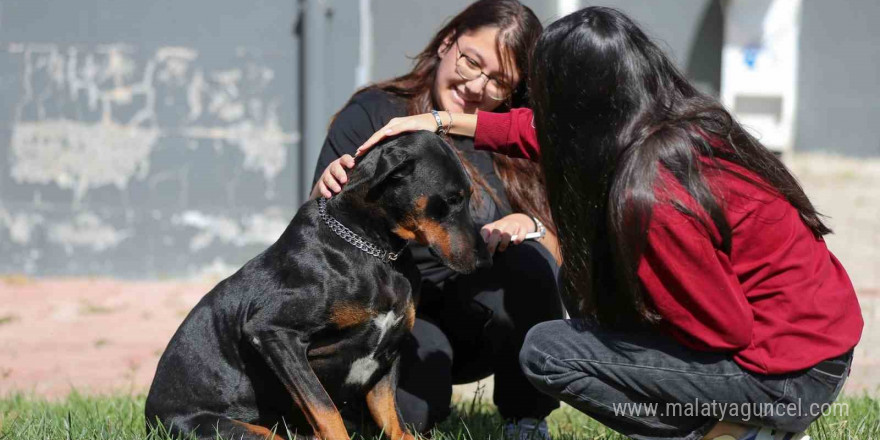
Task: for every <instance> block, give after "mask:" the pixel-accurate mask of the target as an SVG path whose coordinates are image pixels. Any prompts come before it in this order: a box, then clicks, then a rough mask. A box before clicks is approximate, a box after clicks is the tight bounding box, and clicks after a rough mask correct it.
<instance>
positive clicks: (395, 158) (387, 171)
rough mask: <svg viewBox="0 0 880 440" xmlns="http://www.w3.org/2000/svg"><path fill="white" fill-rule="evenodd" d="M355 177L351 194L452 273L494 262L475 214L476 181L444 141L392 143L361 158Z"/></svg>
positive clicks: (423, 136)
mask: <svg viewBox="0 0 880 440" xmlns="http://www.w3.org/2000/svg"><path fill="white" fill-rule="evenodd" d="M349 178H350V180H349V183H348V184H347V185H346V189H347V190H349V189H350V190H352V191H357V193H358V196H359V197H358V198H359V199H361V200H362V201H363V203H366V204H368V205H370V208H371V209H369V211H372V212H375V213H376V214H377V215H381V216H384V217H385V218H386V219H387V221H388V227H389V228H390V229H391V230H392V231H393V232H394V233H395V234H396V235H398V236H399V237H401V238H403V239H405V240H413V241H416V242H418V243H420V244H422V245H424V246H427V247H428V248H429V249H431V251H432V252H433V253H434V254H436V255H437V256H438V257H439V258H440V260H441V261H442V262H443V264H445V265H446V266H448V267H449V268H451V269H453V270H455V271H457V272H464V273H468V272H473V271H474V270H475V269H476V267H477V263H478V262H481V263H482V262H486V261H488V260H489V254H488V251H487V250H486V246H484V245H483V243H481V242H480V241H479V237H478V235H477V234H476V226H475V224H474V221H473V218H471V214H470V209H469V204H470V198H471V191H472V187H471V181H470V179H469V178H468V175H467V172H466V171H465V169H464V166H463V165H462V163H461V161H460V160H459V159H458V156H457V155H456V154H455V152H454V151H452V147H450V146H449V145H448V144H446V142H444V141H443V139H441V138H440V137H439V136H437V135H435V134H433V133H430V132H427V131H419V132H414V133H408V134H404V135H401V136H398V137H395V138H393V139H390V140H387V141H385V142H383V143H382V144H380V145H377V146H376V147H374V148H372V149H370V150H369V152H368V153H367V154H366V155H364V156H362V157H361V158H359V159H358V162H357V165H356V166H355V167H354V169H353V170H352V172H351V173H350V175H349Z"/></svg>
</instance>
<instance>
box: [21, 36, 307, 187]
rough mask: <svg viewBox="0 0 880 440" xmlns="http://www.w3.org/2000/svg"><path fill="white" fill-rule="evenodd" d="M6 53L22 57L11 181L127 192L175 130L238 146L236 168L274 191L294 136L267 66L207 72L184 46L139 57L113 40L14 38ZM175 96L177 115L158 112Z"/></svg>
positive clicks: (195, 53) (217, 144)
mask: <svg viewBox="0 0 880 440" xmlns="http://www.w3.org/2000/svg"><path fill="white" fill-rule="evenodd" d="M9 52H10V53H14V54H21V57H22V58H23V76H22V89H23V94H22V99H21V100H20V101H19V102H18V103H17V104H16V109H15V120H14V122H13V130H12V131H13V137H12V150H13V154H12V156H11V160H10V166H11V168H12V176H13V178H14V179H15V180H16V182H18V183H39V184H54V185H57V186H59V187H61V188H63V189H70V190H72V191H73V192H74V196H75V199H76V200H80V199H82V198H83V197H84V196H85V195H86V193H87V192H88V191H89V190H91V189H94V188H97V187H101V186H104V185H115V186H116V187H117V188H119V189H120V190H125V189H126V188H127V185H128V184H129V183H130V182H131V181H132V179H143V178H145V177H146V175H147V174H148V173H149V165H150V156H151V153H152V151H153V150H154V148H155V147H156V145H157V140H158V139H159V138H160V137H161V136H163V135H164V136H176V135H181V136H184V137H189V138H190V139H193V140H195V141H198V140H200V139H210V140H213V141H214V145H215V147H216V148H217V149H218V152H219V151H220V147H221V146H222V145H223V142H221V141H225V142H226V143H228V144H230V145H234V146H236V147H238V149H239V150H240V151H241V153H242V157H243V159H242V160H243V163H242V166H243V168H244V169H246V170H249V171H253V172H257V173H261V174H262V175H263V177H264V178H265V179H266V181H267V183H268V189H267V194H266V196H267V198H272V197H274V191H273V185H274V182H273V180H274V179H275V178H276V177H277V176H278V174H279V173H280V172H281V171H282V170H283V169H284V168H285V167H286V165H287V152H288V151H289V149H290V144H292V143H295V142H297V141H298V140H299V135H298V134H297V133H292V132H286V131H284V129H283V128H282V126H281V123H280V118H279V116H278V113H277V109H278V106H279V98H278V97H277V96H273V95H268V96H267V94H266V91H267V90H268V85H269V84H270V83H271V82H272V80H273V79H274V77H275V73H274V71H273V70H272V69H270V68H269V67H267V66H265V65H262V64H259V63H254V62H252V61H246V62H244V63H243V66H242V67H240V68H232V69H219V70H207V71H206V70H205V69H203V68H201V67H199V65H198V64H197V61H198V57H199V53H198V51H196V50H194V49H192V48H187V47H179V46H169V47H160V48H159V49H157V50H156V52H155V53H154V54H153V55H152V56H151V57H147V59H146V60H145V61H140V60H138V59H137V58H136V56H135V55H136V48H134V47H133V46H130V45H126V44H121V43H118V44H106V45H99V46H96V47H95V48H94V49H91V50H83V49H81V48H78V47H74V46H71V47H68V48H67V49H66V50H63V49H62V48H61V47H59V46H58V45H55V44H35V43H13V44H10V45H9ZM157 96H158V97H159V100H160V101H161V103H159V104H157ZM177 96H180V97H181V99H180V100H177V99H175V97H177ZM83 97H85V99H83ZM176 102H179V103H183V104H182V107H184V108H182V109H180V110H181V111H179V112H178V114H179V116H178V117H177V118H176V119H173V120H172V119H168V118H158V117H157V105H175V104H174V103H176ZM178 105H179V104H178ZM71 110H76V111H75V112H74V111H71ZM168 112H169V111H168V110H166V111H165V113H168ZM163 114H164V113H163ZM191 144H192V143H190V145H191Z"/></svg>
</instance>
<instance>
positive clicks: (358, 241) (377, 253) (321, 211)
mask: <svg viewBox="0 0 880 440" xmlns="http://www.w3.org/2000/svg"><path fill="white" fill-rule="evenodd" d="M318 215H320V216H321V220H324V223H326V224H327V226H328V227H330V230H331V231H333V232H334V233H336V235H338V236H340V237H342V239H343V240H345V241H347V242H349V243H350V244H352V245H353V246H354V247H356V248H358V249H360V250H362V251H364V252H366V253H368V254H370V255H372V256H374V257H376V258H378V259H380V260H382V262H384V263H389V262H391V261H395V260H397V257H399V256H400V253H401V252H403V249H404V248H406V244H404V245H403V247H402V248H400V250H399V251H397V252H389V251H386V250H384V249H382V248H380V247H379V246H376V245H374V244H373V243H370V242H369V241H367V240H364V239H363V238H361V237H360V236H359V235H357V234H355V233H354V232H352V231H351V229H348V228H346V227H345V225H343V224H342V223H339V221H338V220H336V219H335V218H333V216H331V215H330V214H327V199H325V198H323V197H321V198H319V199H318Z"/></svg>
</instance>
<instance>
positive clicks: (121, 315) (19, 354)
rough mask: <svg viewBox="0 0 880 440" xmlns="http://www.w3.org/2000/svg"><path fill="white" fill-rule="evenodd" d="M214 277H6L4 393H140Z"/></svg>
mask: <svg viewBox="0 0 880 440" xmlns="http://www.w3.org/2000/svg"><path fill="white" fill-rule="evenodd" d="M213 284H214V283H213V282H178V281H174V282H172V281H167V282H163V281H158V282H124V281H116V280H108V279H53V280H28V279H26V278H21V277H18V278H6V279H4V280H0V394H6V393H8V392H10V391H12V390H21V391H29V392H34V393H36V394H39V395H43V396H50V397H59V396H63V395H66V394H67V393H68V392H69V391H70V390H71V389H72V388H76V389H79V390H82V391H85V392H110V391H126V392H127V391H135V392H137V391H142V390H145V389H147V387H148V386H149V384H150V381H151V380H152V377H153V374H154V373H155V371H156V363H157V362H158V360H159V355H160V354H161V353H162V351H163V350H164V349H165V345H166V344H167V343H168V341H169V340H170V339H171V336H172V334H173V333H174V331H175V330H176V329H177V326H178V325H180V322H181V321H182V320H183V318H184V317H185V316H186V314H187V313H188V312H189V310H190V309H191V308H192V307H193V306H194V305H195V304H196V302H198V300H199V299H200V298H201V297H202V296H203V295H204V294H205V293H206V292H208V290H210V288H211V287H212V286H213Z"/></svg>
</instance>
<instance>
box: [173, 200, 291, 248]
mask: <svg viewBox="0 0 880 440" xmlns="http://www.w3.org/2000/svg"><path fill="white" fill-rule="evenodd" d="M171 221H172V223H173V224H176V225H182V226H189V227H193V228H196V229H198V230H199V232H198V233H197V234H196V235H195V236H193V237H192V239H190V242H189V249H190V250H191V251H193V252H196V251H199V250H202V249H204V248H206V247H208V246H210V245H211V244H213V243H214V242H215V241H217V242H220V243H222V244H228V245H233V246H239V247H240V246H245V245H249V244H260V245H270V244H272V243H274V242H275V240H278V237H279V236H281V233H282V232H284V229H285V228H286V227H287V224H288V222H289V219H288V218H287V217H285V216H283V215H282V214H281V210H280V209H267V210H265V211H263V212H262V213H258V214H253V215H249V216H246V217H245V218H244V219H242V220H241V221H239V220H236V219H233V218H230V217H226V216H222V215H208V214H204V213H202V212H199V211H195V210H191V211H184V212H183V213H181V214H180V215H175V216H174V217H172V219H171Z"/></svg>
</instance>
